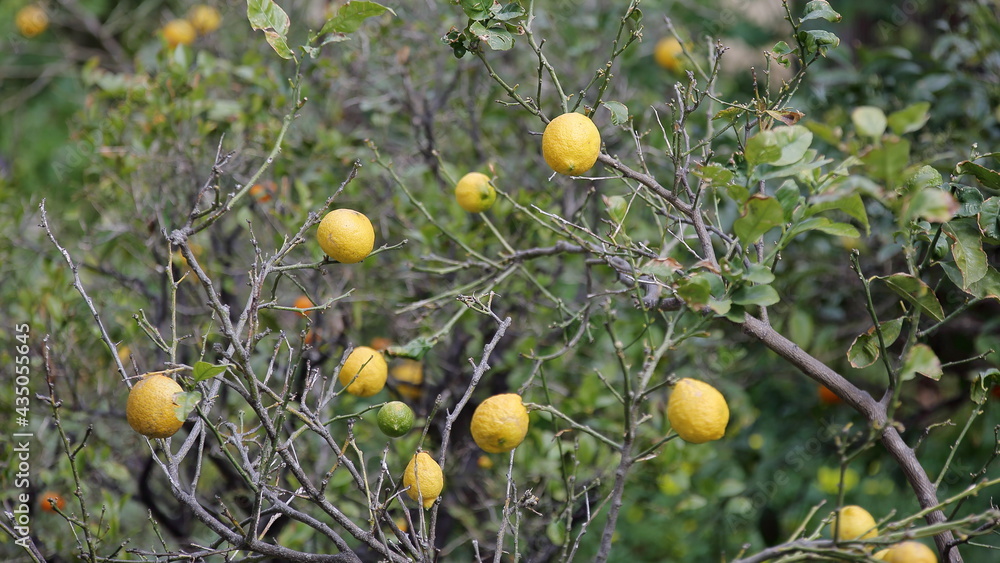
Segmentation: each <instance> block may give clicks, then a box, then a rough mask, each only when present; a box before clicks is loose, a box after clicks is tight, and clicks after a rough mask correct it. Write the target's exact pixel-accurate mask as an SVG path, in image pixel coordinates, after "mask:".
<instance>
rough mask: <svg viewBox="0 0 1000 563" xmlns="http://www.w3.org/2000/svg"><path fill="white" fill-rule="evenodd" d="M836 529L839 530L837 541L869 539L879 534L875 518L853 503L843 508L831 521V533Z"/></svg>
mask: <svg viewBox="0 0 1000 563" xmlns="http://www.w3.org/2000/svg"><path fill="white" fill-rule="evenodd" d="M838 521H839V522H840V523H839V524H838V523H837V522H838ZM834 530H837V541H849V540H867V539H871V538H874V537H875V536H877V535H878V528H877V527H876V526H875V518H872V515H871V514H870V513H869V512H868V511H867V510H865V509H864V508H861V507H860V506H857V505H853V504H852V505H849V506H845V507H843V508H841V509H840V513H839V514H838V515H837V516H835V517H834V518H833V521H832V522H830V535H833V531H834Z"/></svg>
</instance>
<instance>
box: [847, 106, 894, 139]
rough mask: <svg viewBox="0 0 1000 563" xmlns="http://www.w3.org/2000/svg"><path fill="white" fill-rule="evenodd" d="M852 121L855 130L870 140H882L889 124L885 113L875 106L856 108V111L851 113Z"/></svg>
mask: <svg viewBox="0 0 1000 563" xmlns="http://www.w3.org/2000/svg"><path fill="white" fill-rule="evenodd" d="M851 121H852V122H854V130H855V131H857V132H858V135H861V136H862V137H868V138H869V139H879V138H881V137H882V134H883V133H885V128H886V126H887V125H888V124H889V122H888V120H887V119H886V117H885V113H884V112H883V111H882V110H881V109H879V108H877V107H873V106H861V107H857V108H854V111H852V112H851Z"/></svg>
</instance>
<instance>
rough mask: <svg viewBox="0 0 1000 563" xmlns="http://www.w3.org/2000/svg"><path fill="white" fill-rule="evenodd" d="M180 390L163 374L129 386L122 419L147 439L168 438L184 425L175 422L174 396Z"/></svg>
mask: <svg viewBox="0 0 1000 563" xmlns="http://www.w3.org/2000/svg"><path fill="white" fill-rule="evenodd" d="M183 392H184V390H183V389H181V386H180V385H178V384H177V382H176V381H174V380H173V379H171V378H169V377H167V376H165V375H163V374H159V373H157V374H153V375H147V376H146V377H144V378H142V379H140V380H139V382H138V383H136V384H135V385H133V386H132V390H131V391H129V394H128V403H126V405H125V418H127V419H128V424H129V426H131V427H132V429H133V430H135V431H136V432H138V433H139V434H142V435H143V436H148V437H150V438H169V437H170V436H173V435H174V433H175V432H177V431H178V430H180V428H181V426H183V425H184V421H183V420H178V419H177V411H176V409H177V403H175V402H174V396H175V395H176V394H177V393H183Z"/></svg>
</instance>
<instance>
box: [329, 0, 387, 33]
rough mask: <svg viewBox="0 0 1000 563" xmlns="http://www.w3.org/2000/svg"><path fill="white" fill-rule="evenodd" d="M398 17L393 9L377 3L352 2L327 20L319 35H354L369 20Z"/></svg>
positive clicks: (355, 0) (354, 0)
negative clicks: (384, 15) (385, 16)
mask: <svg viewBox="0 0 1000 563" xmlns="http://www.w3.org/2000/svg"><path fill="white" fill-rule="evenodd" d="M386 12H388V13H390V14H392V15H394V16H395V15H396V12H394V11H393V10H392V9H391V8H387V7H385V6H383V5H381V4H379V3H377V2H358V1H357V0H352V1H351V2H348V3H346V4H344V5H342V6H341V7H340V8H339V9H337V13H336V14H334V15H333V17H331V18H330V19H328V20H326V23H324V24H323V27H322V28H320V30H319V33H318V35H323V34H324V33H354V32H355V31H357V30H358V29H360V28H361V24H363V23H364V22H365V20H367V19H368V18H372V17H375V16H381V15H382V14H384V13H386Z"/></svg>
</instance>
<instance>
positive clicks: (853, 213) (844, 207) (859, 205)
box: [806, 193, 871, 234]
mask: <svg viewBox="0 0 1000 563" xmlns="http://www.w3.org/2000/svg"><path fill="white" fill-rule="evenodd" d="M833 210H836V211H843V212H844V213H846V214H847V215H849V216H850V217H851V218H852V219H855V220H857V221H858V222H859V223H861V225H862V226H863V227H864V228H865V234H869V233H871V226H870V225H869V224H868V211H867V210H866V209H865V202H864V201H863V200H862V199H861V195H860V194H857V193H853V194H851V195H848V196H845V197H841V198H838V199H833V200H827V201H819V202H817V203H814V204H812V205H810V206H809V208H808V209H806V217H812V216H813V215H818V214H820V213H823V212H825V211H833Z"/></svg>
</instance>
